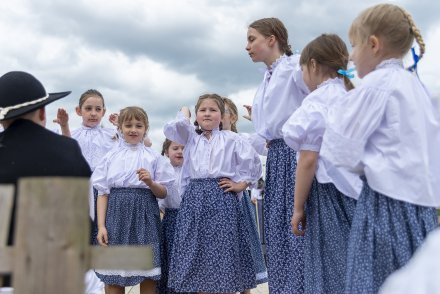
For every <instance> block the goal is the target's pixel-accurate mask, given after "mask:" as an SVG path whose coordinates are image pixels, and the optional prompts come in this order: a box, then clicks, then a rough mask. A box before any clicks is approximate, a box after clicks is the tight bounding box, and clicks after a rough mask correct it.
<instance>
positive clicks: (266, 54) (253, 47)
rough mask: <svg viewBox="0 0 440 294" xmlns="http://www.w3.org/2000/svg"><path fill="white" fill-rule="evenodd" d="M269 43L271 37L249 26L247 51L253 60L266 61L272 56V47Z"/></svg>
mask: <svg viewBox="0 0 440 294" xmlns="http://www.w3.org/2000/svg"><path fill="white" fill-rule="evenodd" d="M269 43H270V41H269V38H266V37H265V36H263V35H262V34H260V33H259V32H258V31H257V30H256V29H254V28H248V32H247V45H246V51H247V52H248V54H249V56H250V57H251V59H252V61H253V62H265V61H266V60H268V58H270V55H271V52H272V47H271V46H270V44H269Z"/></svg>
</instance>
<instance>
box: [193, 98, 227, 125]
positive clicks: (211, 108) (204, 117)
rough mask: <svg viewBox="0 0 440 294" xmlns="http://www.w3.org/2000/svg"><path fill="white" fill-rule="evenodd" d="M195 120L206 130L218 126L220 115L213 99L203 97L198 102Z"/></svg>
mask: <svg viewBox="0 0 440 294" xmlns="http://www.w3.org/2000/svg"><path fill="white" fill-rule="evenodd" d="M196 115H197V118H196V119H197V122H198V123H199V126H200V127H201V128H202V129H203V130H206V131H212V130H213V129H215V128H218V127H219V126H220V122H221V120H222V115H221V112H220V108H219V107H218V105H217V103H216V102H215V100H213V99H209V98H208V99H204V100H203V101H202V103H200V107H199V109H198V110H197V114H196Z"/></svg>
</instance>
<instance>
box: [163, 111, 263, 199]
mask: <svg viewBox="0 0 440 294" xmlns="http://www.w3.org/2000/svg"><path fill="white" fill-rule="evenodd" d="M164 134H165V136H166V137H167V138H168V139H170V140H171V141H174V142H177V143H179V144H182V145H185V149H184V150H183V152H184V155H183V158H184V163H183V167H182V175H181V193H182V195H183V193H184V192H185V188H186V186H187V185H188V183H189V181H190V179H196V178H221V177H226V178H229V179H231V180H232V181H234V182H240V181H245V182H249V183H252V182H255V181H257V180H258V179H259V178H260V176H261V172H262V168H261V161H260V158H259V157H258V154H257V153H256V152H255V150H254V148H252V146H251V145H250V144H249V143H248V142H246V141H245V140H243V139H242V138H241V137H240V136H239V135H238V134H236V133H234V132H231V131H220V130H219V129H215V130H213V131H212V134H211V138H210V139H209V140H208V138H206V136H204V135H198V134H197V133H196V132H195V128H194V126H193V125H191V123H190V121H189V119H188V118H186V117H184V116H183V114H182V113H181V112H179V113H178V115H177V118H176V119H175V120H173V121H171V122H169V123H167V124H166V125H165V127H164Z"/></svg>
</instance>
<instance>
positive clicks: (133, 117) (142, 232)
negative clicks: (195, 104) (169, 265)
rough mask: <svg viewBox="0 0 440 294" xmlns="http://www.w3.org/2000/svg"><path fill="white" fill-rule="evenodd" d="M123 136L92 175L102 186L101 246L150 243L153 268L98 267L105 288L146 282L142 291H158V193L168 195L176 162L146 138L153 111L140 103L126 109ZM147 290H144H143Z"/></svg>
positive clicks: (122, 117)
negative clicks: (154, 148)
mask: <svg viewBox="0 0 440 294" xmlns="http://www.w3.org/2000/svg"><path fill="white" fill-rule="evenodd" d="M118 126H119V129H120V131H121V133H122V139H123V140H121V142H120V144H119V145H118V147H116V148H114V149H112V150H111V151H110V152H109V153H107V155H106V156H105V157H104V159H103V160H102V162H101V163H100V164H99V166H98V167H97V168H96V169H95V171H94V173H93V175H92V179H91V181H92V184H93V187H94V188H95V189H96V190H98V195H99V196H98V237H97V238H98V242H99V244H100V245H101V246H114V245H150V246H152V248H153V253H154V268H153V269H151V270H149V271H111V270H97V271H96V272H97V275H98V277H99V278H100V279H101V280H102V281H103V282H104V283H105V284H106V293H124V287H125V286H132V285H136V284H139V283H140V284H141V293H155V286H156V284H155V281H158V280H159V279H160V276H161V264H160V217H159V206H158V203H157V200H156V198H165V196H166V195H167V191H168V190H169V189H171V188H172V185H173V183H174V179H175V175H174V170H173V168H172V166H171V164H170V163H169V162H168V161H167V160H166V159H165V158H163V157H162V156H161V155H160V154H158V153H157V152H155V151H153V150H152V149H151V148H149V147H146V146H145V145H144V144H143V140H144V138H145V135H146V133H147V130H148V117H147V114H146V113H145V111H144V110H143V109H142V108H139V107H127V108H124V109H122V110H121V113H120V115H119V121H118ZM144 291H145V292H144Z"/></svg>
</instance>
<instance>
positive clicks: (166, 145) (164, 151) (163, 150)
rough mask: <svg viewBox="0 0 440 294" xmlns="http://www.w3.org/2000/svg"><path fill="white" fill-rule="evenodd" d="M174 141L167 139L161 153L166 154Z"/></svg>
mask: <svg viewBox="0 0 440 294" xmlns="http://www.w3.org/2000/svg"><path fill="white" fill-rule="evenodd" d="M172 142H173V141H171V140H170V139H165V141H164V142H163V144H162V152H161V153H160V154H162V155H165V153H166V152H167V151H168V148H170V146H171V143H172Z"/></svg>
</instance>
